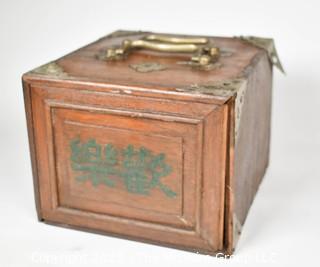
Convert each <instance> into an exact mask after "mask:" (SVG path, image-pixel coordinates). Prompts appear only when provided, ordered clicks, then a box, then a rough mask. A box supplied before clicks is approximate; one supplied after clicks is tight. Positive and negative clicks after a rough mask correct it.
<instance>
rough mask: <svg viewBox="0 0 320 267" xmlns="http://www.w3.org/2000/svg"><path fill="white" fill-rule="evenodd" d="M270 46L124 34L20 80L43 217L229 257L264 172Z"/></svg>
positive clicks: (262, 41)
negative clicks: (218, 253) (221, 253)
mask: <svg viewBox="0 0 320 267" xmlns="http://www.w3.org/2000/svg"><path fill="white" fill-rule="evenodd" d="M272 64H275V65H277V66H279V67H281V65H280V62H279V61H277V57H276V54H275V50H274V47H273V42H272V40H271V39H262V38H252V37H250V38H248V37H239V38H236V37H234V38H222V37H199V36H197V37H195V36H181V35H164V34H152V33H148V32H128V31H117V32H114V33H112V34H110V35H108V36H106V37H104V38H101V39H99V40H98V41H96V42H94V43H92V44H90V45H88V46H85V47H83V48H81V49H79V50H77V51H75V52H73V53H71V54H68V55H66V56H64V57H62V58H60V59H58V60H55V61H52V62H50V63H48V64H46V65H43V66H41V67H39V68H37V69H35V70H32V71H30V72H28V73H26V74H24V75H23V88H24V96H25V108H26V114H27V124H28V132H29V140H30V151H31V159H32V166H33V177H34V188H35V198H36V207H37V212H38V218H39V220H41V221H44V222H46V223H50V224H56V225H61V226H64V227H70V228H76V229H82V230H87V231H93V232H98V233H103V234H108V235H115V236H119V237H125V238H129V239H133V240H141V241H144V242H150V243H156V244H160V245H166V246H171V247H176V248H181V249H186V250H191V251H196V252H200V253H205V254H212V255H213V254H215V253H217V252H224V253H229V254H230V253H232V251H233V249H234V247H235V244H236V241H237V239H238V236H239V234H240V232H241V227H242V225H243V223H244V221H245V218H246V215H247V212H248V209H249V207H250V205H251V203H252V201H253V198H254V195H255V193H256V191H257V189H258V186H259V184H260V182H261V179H262V178H263V175H264V173H265V170H266V168H267V165H268V156H269V140H270V107H271V87H272Z"/></svg>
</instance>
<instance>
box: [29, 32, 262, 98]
mask: <svg viewBox="0 0 320 267" xmlns="http://www.w3.org/2000/svg"><path fill="white" fill-rule="evenodd" d="M150 34H151V33H150V32H139V31H116V32H114V33H112V34H110V35H107V36H105V37H103V38H101V39H99V40H97V41H95V42H93V43H92V44H89V45H87V46H85V47H83V48H80V49H79V50H77V51H75V52H72V53H70V54H68V55H66V56H64V57H62V58H60V59H57V60H55V61H52V62H50V63H48V64H46V65H43V66H41V67H39V68H36V69H34V70H33V71H31V72H29V73H28V74H26V76H27V77H28V78H30V77H31V78H32V79H41V80H60V81H61V80H62V81H65V82H67V81H72V82H81V83H93V84H100V85H113V86H114V85H117V86H120V87H121V86H129V87H130V88H131V87H135V88H147V89H148V90H155V91H161V92H162V93H163V92H167V93H177V94H186V93H187V94H197V95H206V96H208V95H210V96H211V97H215V98H218V99H220V100H221V101H226V100H227V99H229V98H230V96H232V95H233V94H234V92H235V91H236V89H237V88H238V87H239V84H241V80H242V79H245V78H246V77H247V75H248V73H249V72H250V70H251V69H252V66H253V65H254V64H255V62H256V61H257V58H259V56H261V55H266V54H267V52H266V51H265V50H264V49H262V48H259V47H257V46H255V45H252V44H250V43H249V42H246V41H244V40H243V39H241V38H225V37H206V38H207V39H208V40H209V42H210V43H211V44H213V45H214V46H215V47H218V48H219V49H220V57H219V59H218V60H217V62H215V63H213V64H209V66H207V67H205V68H195V67H193V66H191V65H190V64H189V60H190V54H185V53H168V52H165V53H164V52H158V51H148V50H137V51H134V52H133V53H131V54H130V55H129V56H127V57H126V58H125V59H123V60H116V61H107V60H106V58H105V55H106V51H107V49H108V48H112V47H115V46H120V45H121V43H122V42H123V41H124V40H125V39H130V40H138V39H141V38H143V37H145V36H147V35H150ZM166 36H175V37H176V36H179V37H180V38H186V37H189V38H190V36H185V35H184V36H183V35H170V34H166ZM193 37H195V36H193Z"/></svg>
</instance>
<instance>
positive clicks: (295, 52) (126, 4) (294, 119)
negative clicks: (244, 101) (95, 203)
mask: <svg viewBox="0 0 320 267" xmlns="http://www.w3.org/2000/svg"><path fill="white" fill-rule="evenodd" d="M319 10H320V6H319V1H318V0H309V1H308V0H305V1H294V0H291V1H279V0H278V1H275V0H268V1H266V0H264V1H257V0H255V1H249V0H241V1H229V0H220V1H202V0H198V1H187V0H184V1H174V0H171V1H166V0H162V1H161V0H160V1H150V0H149V1H137V0H136V1H133V0H132V1H106V0H105V1H98V0H90V1H79V0H78V1H76V0H72V1H61V0H55V1H44V0H42V1H40V0H33V1H22V0H20V1H18V0H10V1H9V0H8V1H5V0H0V266H1V267H8V266H19V267H20V266H24V267H28V266H77V267H81V266H150V265H151V266H154V267H155V266H164V264H166V265H168V266H179V265H184V266H194V265H199V264H201V266H211V267H212V266H224V265H225V266H227V265H228V266H282V267H283V266H291V267H292V266H301V265H302V264H306V265H305V266H308V265H311V266H316V265H318V266H319V264H320V260H319V256H318V250H319V240H318V239H319V238H320V230H319V229H320V216H319V211H320V209H319V205H320V194H319V191H320V181H319V178H320V171H319V165H320V157H319V151H320V124H319V117H318V114H319V108H318V106H319V104H320V103H319V99H320V72H319V66H320V52H319V49H320V38H319V25H320V19H319ZM116 29H132V30H151V31H160V32H172V33H190V34H192V33H194V34H205V35H221V36H234V35H257V36H265V37H268V36H270V37H273V38H274V39H275V40H276V44H277V48H278V52H279V54H280V56H281V59H282V61H283V64H284V66H285V68H286V71H287V73H288V74H287V76H283V75H281V74H280V73H279V72H278V71H277V70H275V72H274V97H273V98H274V99H273V100H274V101H273V120H272V147H271V148H272V149H271V164H270V168H269V170H268V173H267V175H266V177H265V180H264V182H263V183H262V185H261V187H260V190H259V192H258V195H257V197H256V199H255V202H254V204H253V206H252V209H251V210H250V213H249V216H248V219H247V222H246V224H245V227H244V229H243V234H242V237H241V239H240V243H239V244H238V249H237V252H236V256H235V258H234V259H233V260H229V261H226V260H222V259H216V258H214V257H208V256H203V255H197V254H193V253H189V252H184V251H179V250H175V249H168V248H163V247H158V246H153V245H147V244H142V243H138V242H133V241H126V240H122V239H117V238H111V237H106V236H101V235H95V234H90V233H84V232H79V231H74V230H68V229H63V228H58V227H54V226H49V225H45V224H42V223H38V222H37V220H36V212H35V206H34V201H33V188H32V177H31V165H30V160H29V152H28V140H27V131H26V123H25V116H24V105H23V95H22V89H21V82H20V79H21V75H22V73H23V72H26V71H28V70H30V69H32V68H34V67H36V66H38V65H41V64H43V63H46V62H48V61H50V60H53V59H55V58H58V57H60V56H61V55H63V54H66V53H68V52H70V51H72V50H74V49H76V48H78V47H80V46H83V45H85V44H87V43H89V42H92V41H94V40H96V39H98V38H99V37H101V36H103V35H105V34H107V33H109V32H111V31H114V30H116Z"/></svg>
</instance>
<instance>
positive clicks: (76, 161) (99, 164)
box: [70, 139, 117, 187]
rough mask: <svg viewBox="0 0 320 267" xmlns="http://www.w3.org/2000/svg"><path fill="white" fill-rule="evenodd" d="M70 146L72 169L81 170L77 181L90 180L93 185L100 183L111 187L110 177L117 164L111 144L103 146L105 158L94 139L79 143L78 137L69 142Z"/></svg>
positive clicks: (112, 183)
mask: <svg viewBox="0 0 320 267" xmlns="http://www.w3.org/2000/svg"><path fill="white" fill-rule="evenodd" d="M70 147H71V151H72V154H71V167H72V169H73V170H74V171H80V172H83V173H84V174H83V175H80V176H77V177H76V179H77V180H78V181H86V180H91V182H92V184H93V185H94V186H97V185H99V184H101V183H103V184H105V185H107V186H111V187H113V186H114V184H115V182H114V181H113V180H111V179H110V176H111V175H115V174H116V173H117V172H116V169H115V168H114V167H115V165H116V164H117V152H116V150H115V149H114V148H113V146H112V145H111V144H108V145H106V146H105V148H104V154H105V159H103V157H102V148H101V145H99V144H97V143H96V141H95V140H94V139H90V140H89V141H88V142H86V143H81V142H80V140H79V139H74V140H72V141H71V142H70Z"/></svg>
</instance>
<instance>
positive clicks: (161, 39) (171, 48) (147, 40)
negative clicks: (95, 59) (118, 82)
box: [105, 34, 220, 66]
mask: <svg viewBox="0 0 320 267" xmlns="http://www.w3.org/2000/svg"><path fill="white" fill-rule="evenodd" d="M208 43H209V42H208V39H207V38H180V37H172V36H165V35H157V34H151V35H148V36H145V37H144V38H142V39H138V40H128V39H127V40H124V41H123V42H122V45H121V46H120V47H116V48H109V49H107V52H106V56H105V58H106V60H121V59H124V58H125V57H126V56H127V55H128V54H129V53H130V52H131V51H134V50H137V49H147V50H153V51H160V52H177V53H193V55H192V57H191V59H190V64H192V65H196V66H205V65H209V64H210V63H214V62H216V60H217V59H218V58H219V55H220V51H219V48H217V47H214V46H210V45H208Z"/></svg>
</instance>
